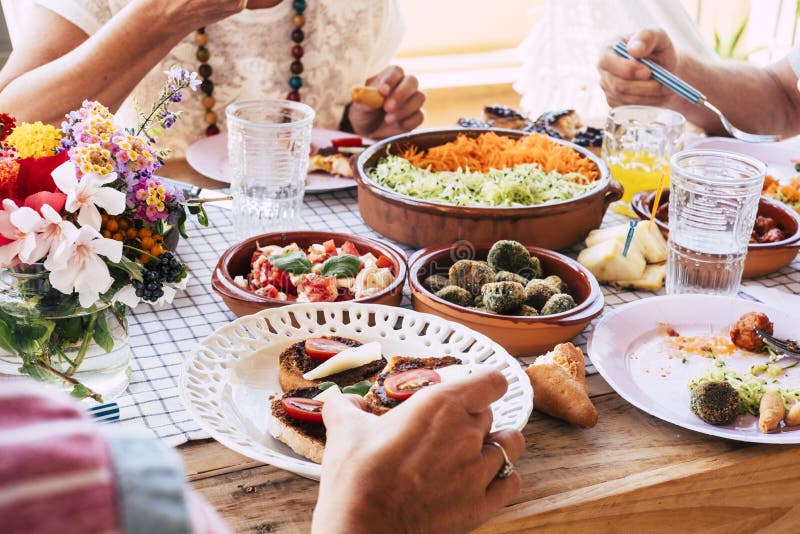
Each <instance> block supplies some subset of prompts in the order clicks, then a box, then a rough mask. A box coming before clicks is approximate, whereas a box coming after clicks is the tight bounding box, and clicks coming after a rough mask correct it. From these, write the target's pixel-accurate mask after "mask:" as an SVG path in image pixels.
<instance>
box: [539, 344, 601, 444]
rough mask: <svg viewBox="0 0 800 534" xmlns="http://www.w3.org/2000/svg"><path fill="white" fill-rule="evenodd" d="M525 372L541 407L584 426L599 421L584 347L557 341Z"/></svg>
mask: <svg viewBox="0 0 800 534" xmlns="http://www.w3.org/2000/svg"><path fill="white" fill-rule="evenodd" d="M525 372H526V373H527V375H528V378H529V379H530V381H531V386H533V393H534V401H535V402H534V406H535V407H536V409H537V410H539V411H541V412H544V413H546V414H548V415H552V416H553V417H557V418H559V419H563V420H564V421H567V422H568V423H572V424H574V425H579V426H582V427H584V428H591V427H593V426H594V425H595V424H596V423H597V410H596V409H595V407H594V405H593V404H592V401H591V399H590V398H589V389H588V388H587V387H586V375H585V362H584V359H583V351H581V349H579V348H577V347H576V346H575V345H573V344H572V343H561V344H560V345H556V347H555V348H554V349H553V350H552V351H551V352H548V353H547V354H545V355H544V356H539V357H538V358H537V359H536V361H535V362H534V363H533V365H531V366H530V367H528V368H527V369H526V370H525Z"/></svg>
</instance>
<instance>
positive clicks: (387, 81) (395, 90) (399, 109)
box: [348, 65, 425, 139]
mask: <svg viewBox="0 0 800 534" xmlns="http://www.w3.org/2000/svg"><path fill="white" fill-rule="evenodd" d="M366 85H367V86H368V87H375V88H377V89H378V92H380V93H381V94H382V95H383V96H384V101H383V107H381V108H378V109H374V108H370V107H368V106H365V105H364V104H359V103H357V102H353V103H351V104H350V108H349V111H348V113H349V114H348V119H350V124H351V125H352V126H353V132H354V133H357V134H358V135H362V136H364V137H372V138H373V139H383V138H384V137H390V136H392V135H397V134H401V133H404V132H408V131H410V130H413V129H414V128H416V127H417V126H419V125H420V124H422V121H423V120H424V119H425V115H423V113H422V105H423V104H424V103H425V94H424V93H422V92H421V91H419V90H418V88H419V82H418V81H417V78H416V77H415V76H406V75H405V73H404V72H403V69H401V68H400V67H398V66H396V65H391V66H389V67H386V68H385V69H383V71H381V73H380V74H377V75H375V76H373V77H372V78H369V79H368V80H367V83H366Z"/></svg>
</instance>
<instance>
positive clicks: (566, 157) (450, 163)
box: [398, 132, 600, 182]
mask: <svg viewBox="0 0 800 534" xmlns="http://www.w3.org/2000/svg"><path fill="white" fill-rule="evenodd" d="M398 156H400V157H401V158H405V159H407V160H408V161H410V162H411V164H412V165H415V166H417V167H420V168H427V169H429V170H431V171H456V170H458V169H462V170H467V169H469V170H470V171H477V172H488V171H489V169H506V168H509V167H514V166H515V165H519V164H521V163H537V164H539V165H540V166H541V167H542V169H543V170H544V171H545V172H552V171H556V172H558V173H561V174H567V173H571V172H578V173H581V174H583V175H584V176H585V177H586V178H588V179H589V181H592V182H593V181H595V180H597V179H598V178H599V177H600V172H599V170H598V169H597V166H596V165H595V164H594V163H593V162H592V161H591V160H590V159H589V158H586V157H584V156H583V155H582V154H581V153H580V152H577V151H576V150H573V149H572V148H570V147H568V146H565V145H561V144H559V143H556V142H554V141H553V140H551V139H550V138H548V137H547V136H546V135H541V134H538V133H534V134H531V135H526V136H523V137H520V138H519V139H512V138H510V137H506V136H501V135H497V134H496V133H494V132H486V133H483V134H481V135H479V136H478V137H467V136H466V135H463V134H459V135H458V137H456V139H455V141H451V142H449V143H445V144H444V145H439V146H435V147H432V148H429V149H428V150H422V151H421V150H420V149H419V148H418V147H416V146H413V145H412V146H409V147H408V148H406V149H405V150H404V151H402V152H401V153H399V154H398Z"/></svg>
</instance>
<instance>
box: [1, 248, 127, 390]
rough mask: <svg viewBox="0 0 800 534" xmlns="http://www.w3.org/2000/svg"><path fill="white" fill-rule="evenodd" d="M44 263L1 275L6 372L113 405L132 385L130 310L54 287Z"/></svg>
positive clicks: (3, 354)
mask: <svg viewBox="0 0 800 534" xmlns="http://www.w3.org/2000/svg"><path fill="white" fill-rule="evenodd" d="M49 274H50V273H49V272H48V271H47V270H45V269H44V267H43V266H42V265H41V264H36V265H25V266H17V267H13V268H10V269H3V270H0V373H2V374H13V375H29V376H31V377H33V378H35V379H37V380H41V381H46V382H48V383H50V384H53V385H56V386H59V387H62V388H65V389H67V390H68V391H70V392H71V393H72V394H73V395H74V396H76V397H81V398H83V397H92V398H94V399H95V400H97V401H98V402H105V401H109V400H111V399H113V398H115V397H117V396H119V395H120V394H121V393H123V392H124V391H125V389H126V388H127V386H128V383H129V381H130V361H131V350H130V346H129V343H128V321H127V318H126V313H127V308H126V307H125V306H124V305H122V304H112V303H111V302H108V301H106V300H100V301H98V302H97V303H95V304H94V305H93V306H92V307H90V308H84V307H82V306H81V305H80V303H79V301H78V295H77V294H76V293H73V294H70V295H65V294H64V293H61V292H59V291H58V290H56V289H54V288H53V287H51V285H50V282H49V279H48V276H49Z"/></svg>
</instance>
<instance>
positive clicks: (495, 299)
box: [408, 241, 604, 356]
mask: <svg viewBox="0 0 800 534" xmlns="http://www.w3.org/2000/svg"><path fill="white" fill-rule="evenodd" d="M408 282H409V286H410V288H411V295H412V299H413V306H414V309H415V310H417V311H420V312H424V313H430V314H433V315H438V316H439V317H442V318H444V319H449V320H452V321H456V322H458V323H461V324H463V325H464V326H467V327H469V328H472V329H473V330H475V331H477V332H480V333H482V334H485V335H487V336H489V337H490V338H491V339H493V340H494V341H496V342H497V343H499V344H500V345H502V346H503V348H505V349H506V350H507V351H508V352H509V353H510V354H512V355H514V356H537V355H539V354H543V353H545V352H547V351H549V350H551V349H552V348H553V347H555V346H556V345H558V344H559V343H563V342H566V341H569V340H571V339H573V338H574V337H575V336H577V335H578V334H580V333H581V332H582V331H583V330H584V329H585V328H586V327H587V326H588V325H589V323H590V322H591V321H592V319H594V318H595V317H597V316H598V315H600V313H601V312H602V311H603V306H604V300H603V293H602V292H601V291H600V285H599V284H598V283H597V280H596V279H595V277H594V276H593V275H592V274H591V273H590V272H589V271H588V270H587V269H585V268H584V267H583V266H582V265H580V264H579V263H578V262H576V261H575V260H573V259H571V258H568V257H566V256H564V255H563V254H559V253H557V252H553V251H552V250H547V249H543V248H539V247H532V246H525V245H522V244H520V243H517V242H516V241H499V242H497V243H494V244H479V245H475V244H472V243H468V242H460V243H455V244H453V245H445V246H439V247H429V248H426V249H423V250H420V251H419V252H417V253H416V254H414V255H413V256H412V257H411V259H410V261H409V268H408Z"/></svg>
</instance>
